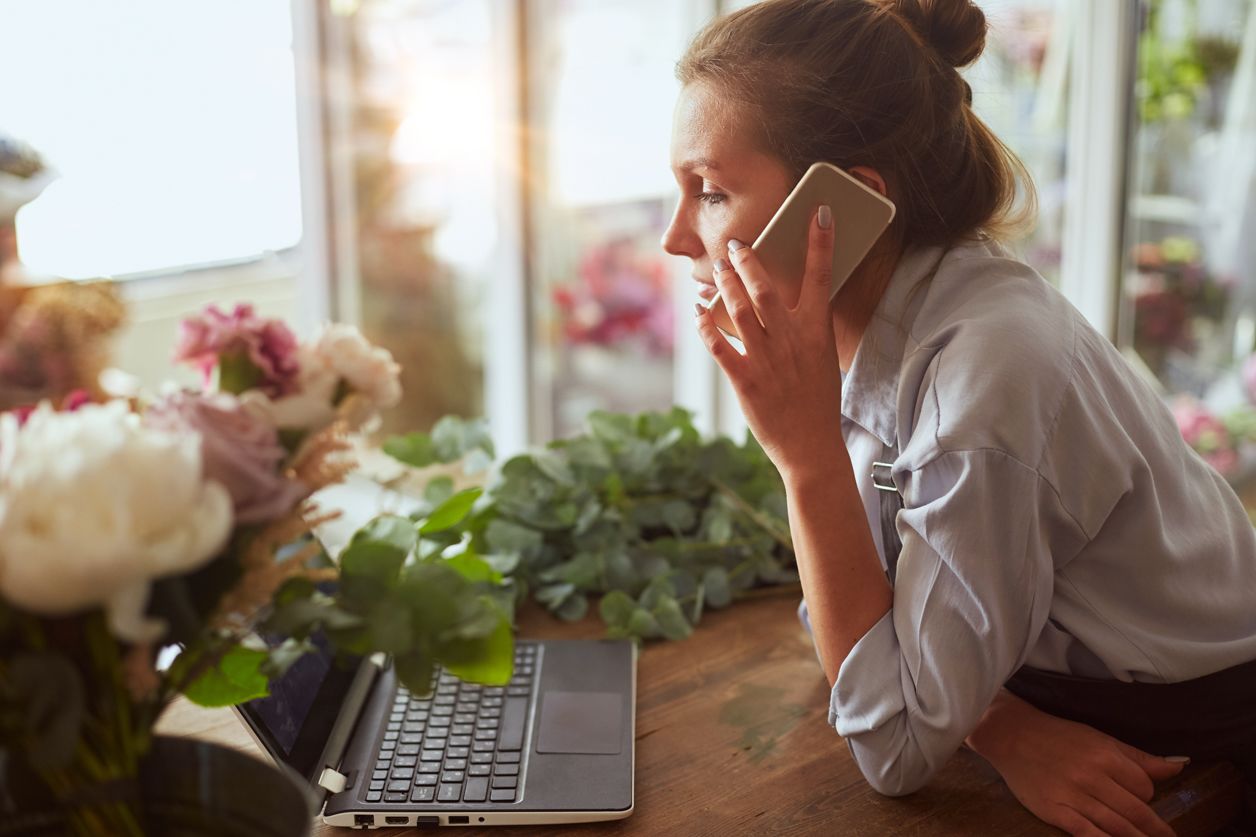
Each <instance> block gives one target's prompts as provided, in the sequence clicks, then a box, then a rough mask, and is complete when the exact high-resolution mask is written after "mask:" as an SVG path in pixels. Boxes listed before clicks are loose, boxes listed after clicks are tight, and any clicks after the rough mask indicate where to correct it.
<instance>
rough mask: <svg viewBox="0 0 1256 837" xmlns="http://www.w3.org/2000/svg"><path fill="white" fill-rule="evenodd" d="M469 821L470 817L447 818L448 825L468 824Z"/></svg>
mask: <svg viewBox="0 0 1256 837" xmlns="http://www.w3.org/2000/svg"><path fill="white" fill-rule="evenodd" d="M470 822H471V818H470V817H450V818H449V824H450V825H468V824H470Z"/></svg>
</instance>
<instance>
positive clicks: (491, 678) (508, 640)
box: [438, 613, 515, 686]
mask: <svg viewBox="0 0 1256 837" xmlns="http://www.w3.org/2000/svg"><path fill="white" fill-rule="evenodd" d="M514 649H515V640H514V635H513V634H512V633H511V630H510V620H509V619H507V618H506V616H505V614H502V613H498V614H497V622H496V624H495V626H494V627H493V630H492V631H491V632H490V633H489V634H488V635H487V636H483V637H478V638H475V639H461V640H454V641H452V642H447V643H443V644H442V645H441V646H440V647H439V648H438V654H439V656H440V659H441V661H442V662H443V663H445V667H446V668H447V669H448V670H449V672H450V673H451V674H453V675H454V676H455V677H458V678H461V679H463V680H469V681H471V682H472V683H484V684H485V685H490V686H502V685H505V684H506V683H508V682H510V675H511V673H512V672H513V669H514V661H515V650H514Z"/></svg>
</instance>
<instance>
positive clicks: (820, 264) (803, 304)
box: [697, 206, 842, 475]
mask: <svg viewBox="0 0 1256 837" xmlns="http://www.w3.org/2000/svg"><path fill="white" fill-rule="evenodd" d="M822 220H823V222H824V223H823V224H821V221H822ZM729 261H731V263H732V264H731V266H730V265H727V264H725V265H720V264H717V265H716V268H717V270H716V273H715V285H716V287H717V288H718V289H719V292H720V297H721V298H722V299H723V300H724V305H725V306H726V307H727V308H728V314H729V316H730V317H731V318H732V320H733V323H734V324H736V326H737V332H738V334H739V335H740V337H741V342H742V344H743V345H744V346H745V348H746V354H745V355H742V354H741V353H739V352H738V351H737V350H736V349H734V348H733V347H732V345H731V344H730V343H729V342H728V341H727V340H725V339H724V336H723V335H722V334H721V333H720V330H719V328H718V327H717V326H716V325H715V321H714V319H713V318H712V317H711V316H710V314H709V312H707V311H706V309H705V308H703V307H702V306H701V305H698V306H697V322H698V331H699V333H700V334H701V336H702V341H703V342H704V343H705V344H706V347H707V351H709V352H710V353H711V356H712V357H714V358H715V362H716V363H718V364H719V366H720V368H721V369H722V370H724V374H725V375H727V376H728V379H729V381H730V382H731V383H732V385H733V389H734V390H735V391H736V393H737V400H738V401H740V402H741V409H742V412H743V413H744V414H745V416H746V421H747V423H748V424H749V425H750V429H751V431H752V432H753V433H754V435H755V438H756V439H758V440H759V444H760V445H762V446H763V449H764V451H765V452H766V453H767V455H768V457H769V458H770V459H771V460H772V462H773V464H775V465H776V467H777V470H779V471H780V472H781V473H782V475H788V474H789V473H791V472H799V471H804V470H806V469H808V468H810V467H813V466H814V467H817V468H824V467H827V463H825V462H823V461H817V452H818V451H821V450H824V449H825V448H826V447H828V448H832V446H833V445H834V444H837V445H838V446H839V447H840V446H841V426H842V425H841V420H842V391H841V373H840V371H839V369H838V362H837V347H836V345H835V343H834V339H833V325H832V318H831V315H830V313H829V284H830V282H829V280H830V275H831V273H832V265H833V221H832V212H831V211H830V210H829V208H828V207H826V206H822V207H820V211H819V212H817V213H816V217H815V219H813V221H812V223H811V230H810V236H809V241H808V248H807V266H806V272H805V274H804V276H803V281H802V291H801V293H800V294H799V298H798V304H797V305H795V306H794V307H793V308H787V307H786V306H785V303H784V302H783V301H782V300H781V298H780V296H779V294H778V293H777V285H776V283H775V282H773V279H772V277H771V276H768V275H767V272H766V271H765V270H764V268H763V265H762V263H760V261H759V259H758V256H757V255H755V253H754V251H753V250H751V249H750V248H749V247H748V246H746V245H744V244H739V242H736V241H733V242H730V243H729ZM721 267H723V268H724V269H720V268H721ZM756 314H757V316H756ZM760 321H762V322H760ZM835 440H836V441H835Z"/></svg>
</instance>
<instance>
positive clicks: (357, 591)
mask: <svg viewBox="0 0 1256 837" xmlns="http://www.w3.org/2000/svg"><path fill="white" fill-rule="evenodd" d="M406 555H407V553H406V552H405V551H403V550H401V549H398V548H397V547H394V546H391V545H389V544H387V543H384V542H382V541H367V540H363V541H357V542H350V543H349V545H348V546H346V547H345V548H344V551H343V552H341V553H340V589H341V592H342V593H344V594H345V596H347V597H349V598H359V599H362V598H365V599H370V598H373V597H375V596H379V595H381V594H382V593H383V592H384V591H386V590H388V589H390V588H392V587H393V586H394V585H396V583H397V578H398V574H399V573H400V572H401V566H402V564H404V563H405V560H406Z"/></svg>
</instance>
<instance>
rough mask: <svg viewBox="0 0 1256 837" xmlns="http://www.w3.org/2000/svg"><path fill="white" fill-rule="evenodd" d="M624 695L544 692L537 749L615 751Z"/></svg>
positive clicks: (620, 732)
mask: <svg viewBox="0 0 1256 837" xmlns="http://www.w3.org/2000/svg"><path fill="white" fill-rule="evenodd" d="M623 723H624V698H623V695H620V694H616V693H615V692H557V691H551V692H545V693H544V694H543V695H542V696H541V732H540V734H539V735H538V736H537V741H536V751H537V752H538V753H605V754H613V753H618V752H620V750H621V749H622V742H623Z"/></svg>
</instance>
